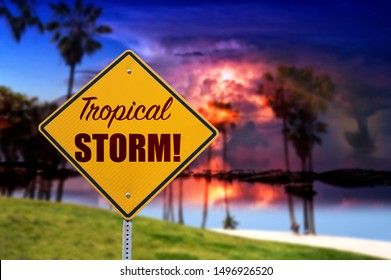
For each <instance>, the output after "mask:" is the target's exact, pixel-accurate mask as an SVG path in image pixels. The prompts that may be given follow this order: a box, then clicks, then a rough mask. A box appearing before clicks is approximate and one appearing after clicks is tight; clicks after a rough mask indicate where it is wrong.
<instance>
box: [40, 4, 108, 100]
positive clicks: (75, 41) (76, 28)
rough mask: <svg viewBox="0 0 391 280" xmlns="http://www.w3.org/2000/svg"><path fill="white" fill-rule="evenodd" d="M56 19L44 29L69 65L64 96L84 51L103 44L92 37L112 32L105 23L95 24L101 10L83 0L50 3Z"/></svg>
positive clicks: (95, 48) (92, 51)
mask: <svg viewBox="0 0 391 280" xmlns="http://www.w3.org/2000/svg"><path fill="white" fill-rule="evenodd" d="M50 8H51V9H52V11H53V13H54V17H55V18H56V20H54V21H51V22H49V23H48V24H47V26H46V29H47V30H48V31H49V32H52V33H53V37H52V42H55V43H56V44H57V48H58V50H59V51H60V54H61V56H62V58H63V59H64V61H65V63H66V64H67V65H68V66H69V67H70V73H69V80H68V90H67V98H70V97H71V95H72V90H73V83H74V75H75V68H76V65H77V64H80V63H81V61H82V59H83V56H84V55H85V54H87V55H91V54H93V53H94V52H96V51H97V50H99V49H100V48H101V47H102V45H101V43H100V42H98V41H97V40H95V39H94V37H95V36H96V35H101V34H107V33H110V32H112V30H111V28H110V27H109V26H107V25H99V26H98V25H97V23H96V21H97V20H98V18H99V17H100V15H101V13H102V9H101V8H98V7H95V6H94V5H93V4H87V5H84V4H83V1H82V0H76V1H75V2H74V4H73V6H69V5H68V4H67V3H66V2H59V3H57V4H50Z"/></svg>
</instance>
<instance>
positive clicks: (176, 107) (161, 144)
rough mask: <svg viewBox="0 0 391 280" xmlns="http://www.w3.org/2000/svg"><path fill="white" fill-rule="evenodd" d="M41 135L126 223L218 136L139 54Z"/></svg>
mask: <svg viewBox="0 0 391 280" xmlns="http://www.w3.org/2000/svg"><path fill="white" fill-rule="evenodd" d="M40 131H41V132H42V134H43V135H44V136H45V137H46V138H47V139H48V140H49V141H50V142H51V143H52V144H53V145H54V146H55V147H56V148H57V149H58V150H59V151H60V153H61V154H62V155H63V156H64V157H65V158H66V159H67V160H68V161H69V162H70V163H71V164H72V165H73V166H74V167H75V168H76V169H77V170H78V171H79V172H80V173H81V174H82V175H83V176H84V177H85V178H86V179H87V180H88V181H89V182H90V183H91V184H92V186H94V187H95V188H96V189H97V191H98V192H100V193H101V194H102V195H103V196H104V197H105V198H106V199H107V200H108V202H109V203H111V204H112V205H113V207H114V208H115V209H117V210H118V212H119V213H120V214H121V215H122V217H123V218H124V219H126V220H130V219H132V218H133V217H134V216H135V215H136V214H137V213H138V212H139V211H140V210H141V209H142V207H144V206H145V205H146V204H147V203H148V202H149V201H150V200H151V199H153V198H154V197H155V196H156V195H157V194H158V193H159V192H160V191H161V190H163V189H164V187H165V186H167V185H168V184H169V183H170V182H171V181H172V180H173V179H174V178H175V177H176V176H177V175H179V174H180V172H181V171H183V169H185V168H186V166H188V165H189V164H190V163H191V162H192V161H193V160H194V159H195V158H196V157H197V156H198V155H199V154H200V153H201V152H202V151H203V150H204V149H206V148H207V146H208V145H209V144H211V143H212V141H213V140H214V139H215V138H216V137H217V130H216V129H215V128H214V127H213V126H212V125H211V124H210V123H209V122H208V121H207V120H206V119H205V118H204V117H203V116H201V115H200V114H199V113H198V112H197V111H196V110H195V109H194V108H192V107H191V105H190V104H189V103H188V102H187V101H186V100H185V99H184V98H183V97H182V96H180V95H179V94H178V93H177V92H175V91H174V90H173V89H172V88H171V87H170V86H169V85H168V84H167V83H166V82H164V81H163V79H162V78H160V77H159V76H158V75H157V74H156V73H155V72H154V71H153V70H152V69H151V68H150V67H149V66H148V65H147V64H146V63H145V62H144V61H142V60H141V59H140V58H139V57H138V56H137V55H136V54H135V53H133V52H132V51H126V52H124V53H123V54H122V55H120V56H119V57H118V58H117V59H116V60H114V61H113V62H112V63H111V64H110V65H109V66H107V67H106V68H105V69H104V70H103V71H102V72H100V73H99V74H98V75H97V76H96V77H95V78H93V79H92V80H91V81H90V82H89V83H88V84H87V85H85V86H84V87H83V88H82V89H81V90H80V91H79V92H77V93H76V94H75V95H74V96H73V97H71V98H70V99H69V100H68V101H66V102H65V103H64V104H63V105H62V106H61V107H60V108H58V109H57V110H56V111H55V112H54V113H53V114H51V115H50V116H49V117H48V118H47V119H46V120H44V121H43V122H42V123H41V125H40Z"/></svg>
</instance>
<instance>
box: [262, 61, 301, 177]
mask: <svg viewBox="0 0 391 280" xmlns="http://www.w3.org/2000/svg"><path fill="white" fill-rule="evenodd" d="M287 68H288V67H286V66H279V67H278V68H277V72H276V74H275V75H273V74H272V73H270V72H266V73H265V74H264V75H263V80H264V82H263V83H262V84H261V85H260V86H259V88H258V91H257V94H260V95H262V96H264V97H265V100H266V105H267V106H270V108H271V109H272V110H273V112H274V115H275V117H276V118H278V119H281V121H282V123H281V125H282V129H281V133H282V139H283V147H284V161H285V170H286V171H290V162H289V144H288V142H289V129H288V118H289V114H290V111H291V108H292V106H293V104H292V100H291V95H290V83H289V79H288V77H287V74H286V73H287V71H286V70H287Z"/></svg>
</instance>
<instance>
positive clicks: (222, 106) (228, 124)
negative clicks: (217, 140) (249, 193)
mask: <svg viewBox="0 0 391 280" xmlns="http://www.w3.org/2000/svg"><path fill="white" fill-rule="evenodd" d="M199 110H200V112H201V114H203V115H205V116H206V118H207V119H208V120H209V121H210V122H211V123H212V124H213V125H214V126H215V127H216V128H217V129H218V130H219V132H220V133H221V134H222V136H223V151H222V158H223V165H224V166H223V169H224V170H226V165H227V163H228V151H227V137H228V129H229V128H234V127H235V126H236V123H237V122H238V119H239V112H238V111H237V110H235V109H233V108H232V105H231V103H226V102H220V101H210V102H208V108H200V109H199Z"/></svg>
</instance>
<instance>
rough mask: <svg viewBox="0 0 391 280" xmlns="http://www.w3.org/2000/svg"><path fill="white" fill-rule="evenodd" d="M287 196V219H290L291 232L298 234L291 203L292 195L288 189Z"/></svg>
mask: <svg viewBox="0 0 391 280" xmlns="http://www.w3.org/2000/svg"><path fill="white" fill-rule="evenodd" d="M287 196H288V209H289V219H290V221H291V230H292V232H293V233H295V234H298V233H299V225H298V224H297V222H296V217H295V208H294V205H293V197H292V194H291V193H290V192H289V191H288V192H287Z"/></svg>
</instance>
